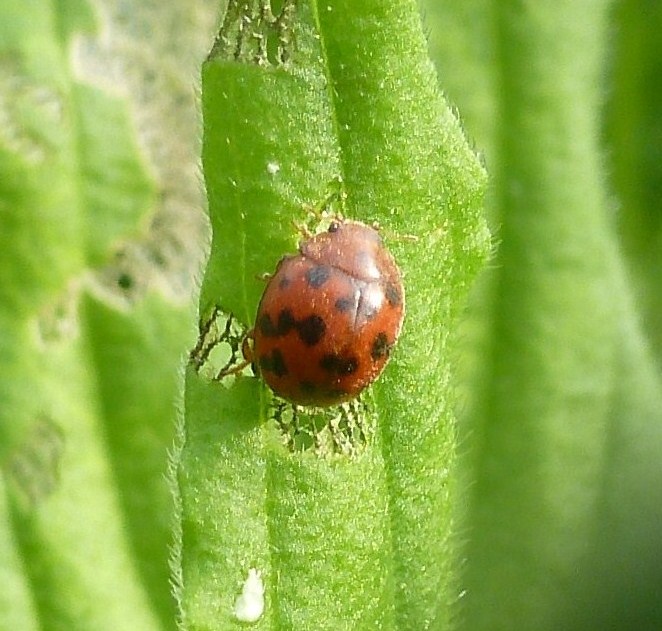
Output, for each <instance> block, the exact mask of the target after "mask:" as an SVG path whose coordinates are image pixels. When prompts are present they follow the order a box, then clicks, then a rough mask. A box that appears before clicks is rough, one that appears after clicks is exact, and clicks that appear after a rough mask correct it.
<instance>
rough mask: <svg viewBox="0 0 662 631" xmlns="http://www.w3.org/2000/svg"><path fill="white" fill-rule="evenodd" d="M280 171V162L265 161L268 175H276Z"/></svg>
mask: <svg viewBox="0 0 662 631" xmlns="http://www.w3.org/2000/svg"><path fill="white" fill-rule="evenodd" d="M278 171H280V164H278V162H267V173H268V174H269V175H276V173H278Z"/></svg>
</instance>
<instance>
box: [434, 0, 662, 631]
mask: <svg viewBox="0 0 662 631" xmlns="http://www.w3.org/2000/svg"><path fill="white" fill-rule="evenodd" d="M614 4H615V3H614ZM644 4H645V3H639V2H623V3H620V5H619V10H618V12H615V13H611V12H610V6H611V3H609V2H590V3H572V2H561V3H555V4H554V5H551V4H549V3H544V2H535V1H533V2H527V3H524V4H522V3H515V2H505V3H496V2H494V3H489V2H485V1H483V0H480V1H479V0H476V1H474V2H470V3H463V5H462V7H460V6H459V5H458V6H454V4H453V3H451V4H450V5H444V7H443V8H441V7H440V8H439V9H438V10H436V11H435V9H432V7H431V9H430V10H431V13H433V15H434V16H435V17H436V18H438V19H439V20H440V21H439V22H438V23H437V27H438V28H437V30H436V37H434V38H433V41H435V42H436V44H435V48H434V50H435V51H436V54H437V55H438V56H439V67H440V78H441V81H442V85H443V86H444V87H445V88H447V89H448V91H449V93H450V94H451V97H452V98H453V99H454V100H455V101H456V102H457V103H458V104H459V106H460V108H461V110H462V112H463V113H465V114H466V116H467V118H466V122H467V126H468V128H469V129H470V130H471V131H472V132H473V133H474V134H475V136H476V138H477V139H478V140H479V144H480V146H481V147H483V148H485V150H486V152H487V154H488V164H489V165H490V166H491V171H492V172H493V173H494V176H495V191H494V197H493V202H492V213H493V214H494V218H495V223H496V224H498V225H499V239H500V247H499V256H498V258H497V261H496V264H495V267H494V269H493V270H490V273H489V275H488V276H486V277H485V278H483V279H482V283H481V292H479V293H476V294H475V295H474V296H473V300H472V306H473V310H472V315H471V318H470V322H471V327H470V328H467V331H468V333H469V334H468V336H467V337H468V339H469V340H471V341H472V343H470V344H467V347H466V349H465V355H466V357H465V363H466V365H468V366H469V367H470V370H469V371H468V375H469V378H470V379H471V381H470V382H469V383H467V384H465V388H466V390H467V391H468V392H469V393H470V396H471V406H470V407H469V408H468V413H467V414H466V415H465V418H464V419H463V420H464V426H463V434H464V436H465V437H466V438H465V440H466V442H467V445H468V449H467V452H468V453H467V457H465V458H464V459H463V462H462V464H463V470H464V473H465V476H466V481H467V493H466V496H467V498H468V502H467V504H468V506H467V507H466V508H464V509H461V510H462V512H463V513H464V514H463V518H464V524H465V528H466V530H467V531H468V532H469V533H471V534H470V539H469V541H468V544H467V546H466V549H465V555H466V564H465V568H466V570H465V573H464V579H463V580H464V586H465V587H466V590H467V595H466V598H465V599H464V603H463V611H462V614H463V617H462V623H461V625H460V626H461V628H466V629H470V630H471V631H475V630H477V629H490V630H492V629H501V628H503V629H559V628H563V629H589V628H590V629H592V628H656V627H657V626H659V624H660V621H662V612H661V610H660V607H659V601H658V599H656V597H655V596H654V595H653V590H652V588H651V586H652V585H657V584H659V582H660V580H661V577H660V573H659V567H660V563H659V559H660V557H661V555H662V551H661V549H660V545H659V536H658V535H657V534H654V533H655V532H656V530H657V527H656V526H655V525H654V524H659V522H660V519H661V518H662V515H661V514H660V506H661V504H660V502H659V498H660V497H662V467H661V466H660V453H661V452H662V432H661V431H660V427H661V426H662V424H661V421H662V417H661V414H662V384H661V383H660V375H659V369H658V367H657V366H656V364H655V363H654V356H655V355H654V347H652V346H651V344H650V340H649V339H647V333H648V332H650V331H655V330H656V329H657V327H656V325H655V324H654V323H655V322H657V320H659V318H657V319H656V318H653V320H652V321H651V322H652V326H651V325H646V328H644V327H642V320H641V317H640V314H638V313H637V309H638V307H639V304H642V303H639V302H638V301H637V300H636V298H635V296H636V293H637V290H638V289H639V290H641V288H643V287H646V288H647V289H646V295H647V298H646V301H647V302H648V305H649V313H650V312H651V311H650V306H652V305H654V304H655V302H656V301H657V300H658V299H659V273H658V269H659V264H658V262H659V248H657V249H656V254H652V252H653V249H655V245H654V243H655V242H656V239H657V235H658V232H659V231H658V230H657V229H652V228H653V225H654V223H655V222H654V220H653V223H650V220H651V219H652V215H651V214H648V210H647V209H650V208H652V207H651V206H650V205H646V206H645V207H643V206H641V205H640V202H641V200H642V199H643V198H648V197H649V196H650V195H654V190H655V187H656V186H657V185H658V184H659V178H656V177H655V176H654V173H655V172H656V166H653V165H657V162H655V160H650V157H651V155H653V154H654V152H655V151H659V142H657V143H656V142H654V140H653V138H654V137H655V136H654V132H653V130H654V129H655V128H656V127H655V125H651V124H650V121H651V120H653V117H650V112H652V109H653V104H654V103H655V102H657V101H659V90H656V89H655V84H654V82H653V83H651V81H646V80H643V77H644V76H650V77H653V76H657V75H656V74H655V68H656V67H657V66H659V55H658V56H657V57H655V56H654V51H655V50H658V49H659V45H660V37H659V29H657V28H656V27H655V26H654V24H655V23H656V22H655V18H656V16H657V13H659V12H655V11H653V12H650V11H648V12H647V10H646V9H645V7H644ZM486 15H488V16H494V17H495V21H493V22H489V21H487V24H489V26H486V22H485V20H484V18H485V16H486ZM644 15H646V17H645V18H644V17H643V16H644ZM657 17H659V16H657ZM609 18H612V19H614V22H613V24H612V27H613V31H614V32H617V33H619V39H620V41H621V43H620V44H619V45H618V47H616V48H615V49H614V50H615V51H616V52H615V53H611V51H610V53H611V55H612V56H611V57H610V56H609V55H608V48H607V47H608V45H609V44H611V43H612V42H613V40H612V37H611V32H610V30H609V28H610V24H609V22H608V19H609ZM657 21H658V22H659V20H657ZM644 24H645V25H646V26H644ZM453 26H460V27H461V29H462V30H461V32H460V33H459V34H458V33H454V34H453V35H452V36H450V37H444V36H443V31H442V29H446V28H451V29H452V27H453ZM433 33H435V31H434V30H433ZM608 33H609V36H608V35H607V34H608ZM478 40H480V42H481V43H480V46H472V44H474V43H475V42H476V41H478ZM607 59H611V60H612V61H613V63H614V67H615V68H616V69H617V74H615V75H614V78H613V80H615V83H614V84H613V87H612V85H611V84H610V85H608V86H607V87H605V85H604V83H603V81H604V77H605V70H606V60H607ZM475 68H477V69H478V71H477V73H475V72H472V71H473V70H474V69H475ZM477 78H480V79H481V80H477ZM644 83H645V86H644ZM612 90H615V98H614V103H613V105H612V106H611V107H610V113H611V117H612V118H611V119H610V121H609V122H610V127H609V130H610V131H611V133H613V134H614V135H613V136H612V137H609V138H607V140H608V142H609V145H608V146H609V153H610V154H612V156H613V157H612V158H611V159H612V160H613V162H614V164H615V165H617V167H616V171H615V172H614V173H615V175H616V183H617V188H618V189H619V192H620V193H621V194H622V195H624V198H623V199H624V202H626V204H627V205H626V208H625V211H626V212H625V213H624V214H623V216H622V217H621V218H620V220H621V222H622V224H623V225H624V227H626V231H625V232H624V234H625V237H626V238H627V240H626V244H627V245H628V247H629V249H630V252H629V254H630V256H631V257H632V258H633V259H634V260H636V262H637V268H635V269H636V271H637V273H638V274H639V275H640V276H639V278H638V279H637V278H636V276H633V275H632V274H631V273H630V271H631V270H630V269H628V261H627V260H626V259H624V258H623V257H622V253H621V243H619V236H620V235H619V234H618V232H617V231H616V229H615V225H614V215H613V211H612V207H613V205H614V200H613V198H612V197H611V189H610V186H608V185H606V181H607V176H608V175H609V174H610V172H609V171H608V170H606V169H605V168H604V163H605V145H604V144H603V143H604V140H605V138H604V136H603V134H602V129H601V126H602V121H601V114H602V112H601V106H602V99H603V98H604V97H603V95H604V93H605V92H608V93H611V92H612ZM489 111H491V112H493V113H494V116H493V117H492V118H491V119H490V120H489V121H488V122H486V121H485V120H484V119H482V118H481V116H483V115H484V113H486V112H489ZM647 117H650V118H647ZM658 118H659V117H658ZM655 120H656V121H657V118H655ZM647 125H648V127H647ZM644 130H645V131H644ZM653 147H657V148H656V149H654V148H653ZM651 150H652V151H653V153H651ZM635 164H636V165H637V166H636V167H634V165H635ZM633 167H634V168H633ZM658 170H659V169H658ZM635 191H636V193H635ZM637 235H638V236H637ZM644 235H646V236H645V237H644ZM642 281H643V282H642ZM656 314H657V312H656ZM465 511H466V512H465Z"/></svg>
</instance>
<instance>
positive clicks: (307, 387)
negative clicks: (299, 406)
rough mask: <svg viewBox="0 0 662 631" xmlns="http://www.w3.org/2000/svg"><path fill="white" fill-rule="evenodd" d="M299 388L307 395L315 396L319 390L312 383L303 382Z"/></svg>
mask: <svg viewBox="0 0 662 631" xmlns="http://www.w3.org/2000/svg"><path fill="white" fill-rule="evenodd" d="M299 388H301V392H305V393H306V394H313V392H315V391H316V390H317V386H316V385H315V384H314V383H313V382H312V381H302V382H301V383H300V384H299Z"/></svg>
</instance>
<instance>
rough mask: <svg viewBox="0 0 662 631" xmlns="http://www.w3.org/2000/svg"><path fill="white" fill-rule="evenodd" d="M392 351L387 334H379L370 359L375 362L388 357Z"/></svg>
mask: <svg viewBox="0 0 662 631" xmlns="http://www.w3.org/2000/svg"><path fill="white" fill-rule="evenodd" d="M390 350H391V345H390V344H389V343H388V338H387V337H386V333H377V335H376V336H375V339H374V341H373V343H372V348H371V349H370V357H372V359H373V360H374V361H377V360H379V359H382V358H383V357H387V356H388V354H389V352H390Z"/></svg>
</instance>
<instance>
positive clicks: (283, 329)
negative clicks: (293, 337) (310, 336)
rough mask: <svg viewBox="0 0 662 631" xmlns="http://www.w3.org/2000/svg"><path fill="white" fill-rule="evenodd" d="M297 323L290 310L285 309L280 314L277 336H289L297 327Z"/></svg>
mask: <svg viewBox="0 0 662 631" xmlns="http://www.w3.org/2000/svg"><path fill="white" fill-rule="evenodd" d="M296 325H297V321H296V320H295V319H294V316H293V315H292V312H291V311H290V310H289V309H283V310H282V311H281V312H280V313H279V314H278V327H277V331H276V335H287V334H288V333H289V332H290V331H291V330H292V329H293V328H294V327H295V326H296Z"/></svg>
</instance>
